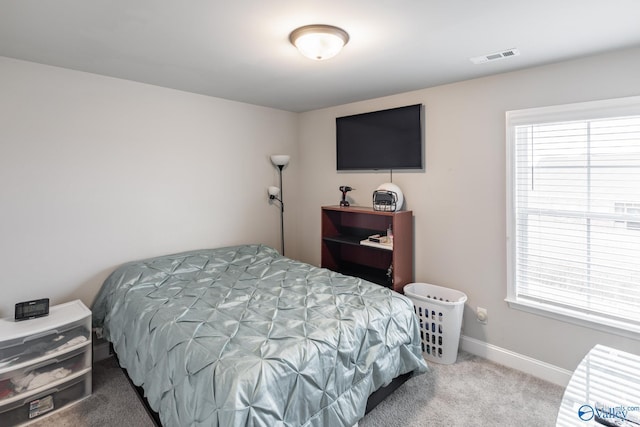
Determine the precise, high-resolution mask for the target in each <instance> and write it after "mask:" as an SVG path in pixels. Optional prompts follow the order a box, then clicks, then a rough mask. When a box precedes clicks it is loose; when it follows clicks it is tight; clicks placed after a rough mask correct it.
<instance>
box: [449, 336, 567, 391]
mask: <svg viewBox="0 0 640 427" xmlns="http://www.w3.org/2000/svg"><path fill="white" fill-rule="evenodd" d="M460 348H461V349H462V350H464V351H466V352H469V353H471V354H475V355H476V356H480V357H482V358H484V359H487V360H490V361H492V362H495V363H498V364H500V365H504V366H507V367H509V368H512V369H517V370H518V371H522V372H525V373H527V374H529V375H533V376H534V377H536V378H541V379H543V380H545V381H549V382H551V383H554V384H557V385H559V386H562V387H566V386H567V384H568V383H569V380H570V379H571V374H573V372H571V371H568V370H566V369H563V368H559V367H557V366H554V365H551V364H549V363H546V362H542V361H540V360H536V359H533V358H531V357H528V356H524V355H522V354H518V353H514V352H513V351H511V350H506V349H504V348H501V347H497V346H495V345H492V344H488V343H486V342H484V341H480V340H477V339H475V338H470V337H467V336H464V335H463V336H462V337H461V338H460Z"/></svg>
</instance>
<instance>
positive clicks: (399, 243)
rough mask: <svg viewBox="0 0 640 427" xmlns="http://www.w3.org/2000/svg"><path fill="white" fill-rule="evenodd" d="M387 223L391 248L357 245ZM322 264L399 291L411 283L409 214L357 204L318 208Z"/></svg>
mask: <svg viewBox="0 0 640 427" xmlns="http://www.w3.org/2000/svg"><path fill="white" fill-rule="evenodd" d="M389 225H391V228H392V230H393V249H392V250H389V249H382V248H376V247H372V246H366V245H362V244H360V241H361V240H364V239H366V238H367V237H369V236H370V235H372V234H382V235H384V234H385V233H386V231H387V228H388V227H389ZM321 256H322V260H321V262H322V267H324V268H328V269H330V270H333V271H337V272H339V273H343V274H348V275H350V276H356V277H360V278H362V279H365V280H368V281H370V282H374V283H377V284H379V285H383V286H386V287H389V288H391V289H393V290H395V291H397V292H400V293H402V288H403V287H404V285H406V284H408V283H411V282H413V213H412V212H411V211H400V212H381V211H374V210H373V209H372V208H368V207H361V206H350V207H341V206H323V207H322V253H321Z"/></svg>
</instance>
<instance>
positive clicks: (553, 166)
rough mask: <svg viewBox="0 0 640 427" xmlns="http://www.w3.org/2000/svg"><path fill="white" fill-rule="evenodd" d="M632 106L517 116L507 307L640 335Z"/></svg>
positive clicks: (636, 110) (638, 116) (637, 110)
mask: <svg viewBox="0 0 640 427" xmlns="http://www.w3.org/2000/svg"><path fill="white" fill-rule="evenodd" d="M622 103H623V106H622V107H621V106H620V105H616V104H615V101H607V102H604V103H597V102H596V103H588V104H574V105H570V106H563V107H550V108H546V109H545V108H543V109H535V110H525V111H520V112H509V113H507V135H508V138H507V139H508V144H509V146H508V152H509V156H510V159H509V168H508V169H509V172H508V182H509V186H508V187H509V194H508V203H509V205H510V206H509V207H508V212H507V215H508V217H509V221H508V222H509V226H508V227H509V230H508V237H509V247H508V250H509V290H508V298H507V300H509V301H512V302H515V303H520V304H525V305H530V306H534V307H537V308H538V309H542V310H547V311H552V312H555V313H557V314H561V315H566V316H572V317H576V318H580V319H583V320H589V321H592V322H596V323H600V324H606V325H609V326H615V327H618V328H623V329H626V330H630V331H634V332H640V97H634V98H625V99H624V100H622ZM634 105H635V106H634ZM581 117H584V118H581Z"/></svg>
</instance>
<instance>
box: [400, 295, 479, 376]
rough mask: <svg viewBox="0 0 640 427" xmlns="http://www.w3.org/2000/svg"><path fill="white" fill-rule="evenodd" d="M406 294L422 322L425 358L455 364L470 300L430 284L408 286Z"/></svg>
mask: <svg viewBox="0 0 640 427" xmlns="http://www.w3.org/2000/svg"><path fill="white" fill-rule="evenodd" d="M404 294H405V295H406V296H407V297H409V299H411V301H412V302H413V308H414V310H415V312H416V315H417V316H418V320H419V321H420V337H421V339H422V355H423V356H424V358H425V359H427V360H431V361H433V362H437V363H443V364H452V363H455V361H456V358H457V357H458V343H459V341H460V329H461V327H462V313H463V310H464V303H465V301H467V296H466V295H465V294H464V293H462V292H460V291H456V290H453V289H449V288H443V287H442V286H436V285H430V284H428V283H409V284H408V285H406V286H405V287H404Z"/></svg>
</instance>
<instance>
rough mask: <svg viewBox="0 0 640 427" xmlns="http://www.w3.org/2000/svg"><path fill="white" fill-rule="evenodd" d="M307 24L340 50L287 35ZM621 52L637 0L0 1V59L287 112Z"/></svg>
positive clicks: (638, 30)
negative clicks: (335, 34)
mask: <svg viewBox="0 0 640 427" xmlns="http://www.w3.org/2000/svg"><path fill="white" fill-rule="evenodd" d="M317 23H322V24H331V25H336V26H339V27H342V28H343V29H345V30H346V31H347V32H348V33H349V35H350V37H351V40H350V41H349V43H348V44H347V46H346V47H345V49H344V50H343V51H342V53H340V54H339V55H338V56H337V57H335V58H333V59H329V60H326V61H321V62H316V61H311V60H309V59H306V58H304V57H303V56H302V55H300V54H299V53H298V52H297V51H296V50H295V48H294V47H293V46H292V45H291V44H290V43H289V41H288V36H289V33H290V32H291V31H292V30H293V29H295V28H296V27H299V26H302V25H307V24H317ZM631 46H640V0H484V1H480V0H229V1H221V0H188V1H181V0H90V1H87V0H55V1H42V0H0V55H2V56H7V57H11V58H17V59H23V60H27V61H33V62H38V63H42V64H49V65H55V66H59V67H65V68H70V69H74V70H81V71H87V72H91V73H97V74H102V75H106V76H113V77H119V78H123V79H129V80H134V81H139V82H145V83H150V84H154V85H158V86H164V87H169V88H175V89H180V90H184V91H189V92H195V93H201V94H205V95H211V96H215V97H220V98H226V99H231V100H237V101H242V102H248V103H251V104H256V105H264V106H269V107H274V108H279V109H283V110H288V111H295V112H301V111H308V110H314V109H318V108H323V107H329V106H334V105H340V104H345V103H348V102H353V101H359V100H364V99H370V98H375V97H379V96H385V95H390V94H394V93H400V92H405V91H410V90H414V89H421V88H426V87H430V86H435V85H441V84H445V83H450V82H455V81H460V80H466V79H470V78H474V77H479V76H485V75H490V74H496V73H502V72H506V71H511V70H516V69H521V68H527V67H532V66H536V65H541V64H547V63H552V62H557V61H561V60H565V59H569V58H575V57H580V56H586V55H591V54H595V53H600V52H604V51H608V50H615V49H620V48H625V47H631ZM511 48H517V49H519V50H520V52H521V55H520V56H517V57H513V58H511V59H504V60H499V61H494V62H488V63H485V64H481V65H474V64H472V63H471V61H470V60H469V58H471V57H475V56H481V55H485V54H490V53H494V52H497V51H502V50H506V49H511Z"/></svg>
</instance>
